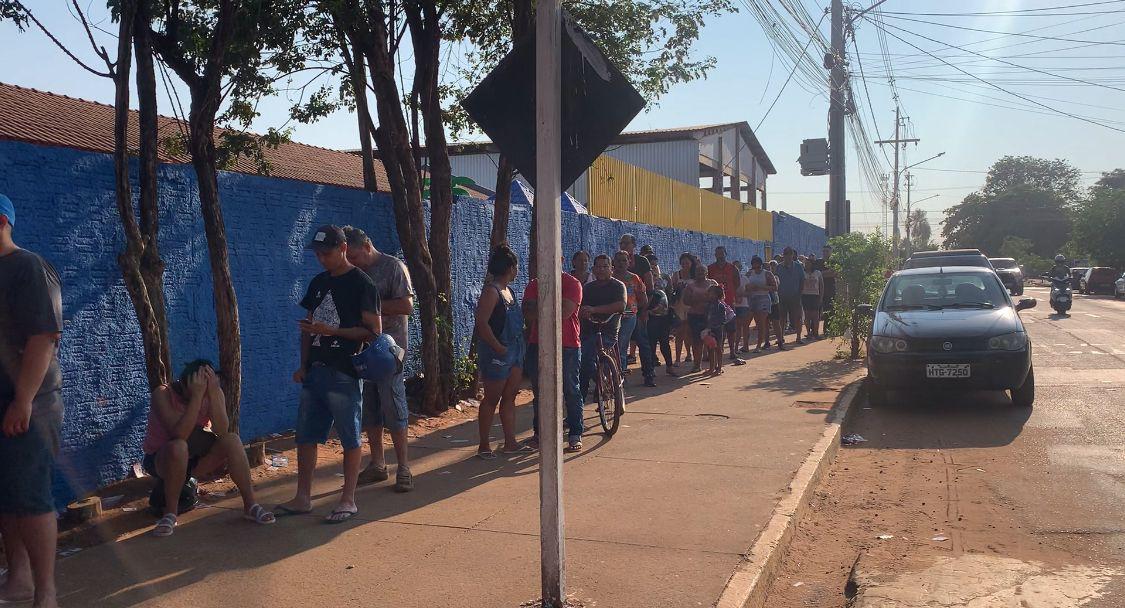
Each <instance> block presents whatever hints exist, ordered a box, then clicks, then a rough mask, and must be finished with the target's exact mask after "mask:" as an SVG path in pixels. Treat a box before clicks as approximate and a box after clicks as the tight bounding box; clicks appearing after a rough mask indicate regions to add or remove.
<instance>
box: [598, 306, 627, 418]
mask: <svg viewBox="0 0 1125 608" xmlns="http://www.w3.org/2000/svg"><path fill="white" fill-rule="evenodd" d="M618 316H619V315H612V316H610V317H609V318H608V319H606V320H604V321H591V322H592V323H593V325H594V336H595V339H596V340H597V351H596V353H595V357H596V362H595V370H594V373H595V376H594V391H595V396H596V397H597V400H598V419H599V420H600V421H601V424H602V429H603V430H604V431H605V434H606V436H607V437H613V434H614V433H616V432H617V428H618V427H619V426H620V424H621V416H622V415H623V414H624V413H625V387H624V382H623V381H622V379H621V371H620V369H619V366H620V363H619V361H620V360H621V357H620V351H619V350H618V349H617V346H618V345H617V336H616V335H615V336H613V341H612V343H611V344H610V345H609V346H606V341H605V339H604V338H605V333H606V330H607V329H609V325H610V324H611V323H612V322H613V321H614V317H618ZM611 401H612V407H611V403H610V402H611Z"/></svg>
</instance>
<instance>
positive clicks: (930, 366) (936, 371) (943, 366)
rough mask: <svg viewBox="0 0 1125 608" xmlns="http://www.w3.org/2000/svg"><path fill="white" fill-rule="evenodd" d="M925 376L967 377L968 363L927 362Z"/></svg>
mask: <svg viewBox="0 0 1125 608" xmlns="http://www.w3.org/2000/svg"><path fill="white" fill-rule="evenodd" d="M926 377H927V378H968V377H969V364H968V363H927V364H926Z"/></svg>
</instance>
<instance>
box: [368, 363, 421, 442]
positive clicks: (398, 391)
mask: <svg viewBox="0 0 1125 608" xmlns="http://www.w3.org/2000/svg"><path fill="white" fill-rule="evenodd" d="M405 381H406V378H405V373H404V372H399V373H397V374H395V375H393V376H391V377H390V378H389V379H387V380H385V381H383V382H370V381H367V380H364V382H363V428H365V429H369V428H371V427H376V426H381V427H384V428H386V429H387V430H389V431H401V430H403V429H405V428H406V427H407V425H409V424H410V411H409V410H408V409H407V408H406V382H405Z"/></svg>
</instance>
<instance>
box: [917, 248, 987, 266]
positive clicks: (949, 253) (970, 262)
mask: <svg viewBox="0 0 1125 608" xmlns="http://www.w3.org/2000/svg"><path fill="white" fill-rule="evenodd" d="M938 266H980V267H981V268H987V269H989V270H994V268H993V267H992V264H991V263H990V262H989V261H988V258H987V257H986V256H985V255H984V254H983V253H981V252H980V250H979V249H947V250H945V251H916V252H914V253H912V254H910V257H909V258H908V259H907V260H906V262H904V263H903V265H902V268H903V270H906V269H908V268H935V267H938Z"/></svg>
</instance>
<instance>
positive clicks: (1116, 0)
mask: <svg viewBox="0 0 1125 608" xmlns="http://www.w3.org/2000/svg"><path fill="white" fill-rule="evenodd" d="M1123 1H1125V0H1103V1H1102V2H1083V3H1081V4H1068V5H1065V6H1044V7H1039V8H1019V9H1014V10H1009V11H978V12H966V13H914V12H905V11H883V14H884V15H921V16H924V17H986V16H993V15H996V16H1015V17H1020V16H1027V17H1031V16H1044V14H1045V13H1046V14H1047V15H1050V13H1049V11H1061V10H1066V9H1070V8H1085V7H1088V6H1104V5H1106V4H1121V3H1122V2H1123ZM1103 12H1104V13H1118V12H1121V11H1098V13H1103ZM1061 14H1062V15H1083V14H1091V13H1061ZM1093 14H1097V13H1093ZM1052 16H1053V15H1052Z"/></svg>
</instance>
